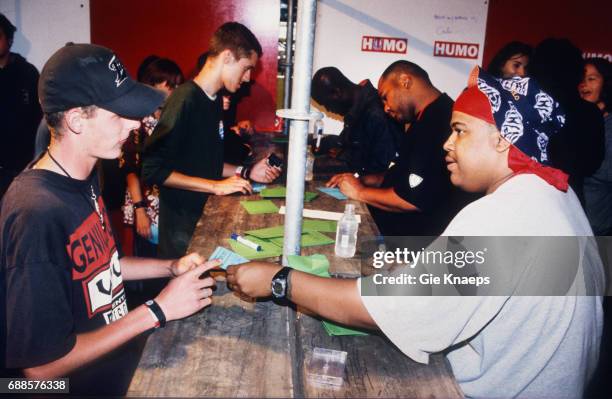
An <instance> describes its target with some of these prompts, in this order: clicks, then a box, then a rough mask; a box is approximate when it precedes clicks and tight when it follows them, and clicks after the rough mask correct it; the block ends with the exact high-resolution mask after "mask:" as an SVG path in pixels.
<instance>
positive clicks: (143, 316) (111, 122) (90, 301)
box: [0, 44, 216, 394]
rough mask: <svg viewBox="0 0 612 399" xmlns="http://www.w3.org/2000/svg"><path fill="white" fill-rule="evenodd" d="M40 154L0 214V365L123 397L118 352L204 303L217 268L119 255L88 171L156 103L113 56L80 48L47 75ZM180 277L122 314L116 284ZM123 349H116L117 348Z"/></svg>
mask: <svg viewBox="0 0 612 399" xmlns="http://www.w3.org/2000/svg"><path fill="white" fill-rule="evenodd" d="M39 97H40V101H41V105H42V109H43V111H44V113H45V117H46V120H47V124H48V125H49V128H50V130H51V144H50V146H49V148H48V149H47V151H46V152H45V153H44V154H43V155H42V156H41V157H40V158H39V159H37V160H36V161H35V162H34V163H32V164H31V165H30V166H29V167H28V168H26V169H25V170H24V171H23V172H22V173H21V174H20V175H19V176H18V177H17V178H16V179H15V181H14V182H13V184H12V185H11V186H10V188H9V190H8V191H7V193H6V195H5V197H4V201H3V203H2V209H1V212H0V229H1V230H0V266H1V268H0V271H1V274H0V282H1V283H2V286H3V287H2V288H3V289H2V290H1V291H0V292H2V295H0V313H2V316H3V322H4V321H5V322H6V324H4V325H5V326H6V328H5V329H3V331H1V333H2V334H3V335H2V336H1V337H0V338H1V339H2V341H3V342H2V345H1V347H2V348H5V349H3V353H2V354H1V355H2V362H3V365H4V366H5V367H6V368H7V369H16V370H21V372H23V374H24V375H25V376H26V377H30V378H37V379H41V378H55V377H63V376H68V377H69V378H70V392H71V393H88V394H121V393H123V392H124V391H125V390H126V389H127V384H128V383H129V381H126V380H125V377H128V378H129V376H130V375H131V374H130V373H129V372H126V367H127V368H129V367H134V366H135V364H136V363H135V361H137V359H135V356H134V355H135V353H134V352H133V350H132V349H131V347H130V346H129V345H128V346H122V345H124V344H125V343H127V342H128V341H130V340H131V339H132V338H134V337H136V336H137V335H139V334H141V333H142V332H144V331H147V330H149V329H151V328H154V327H163V326H164V324H165V323H166V322H167V321H170V320H175V319H178V318H182V317H186V316H189V315H191V314H193V313H194V312H197V311H199V310H200V309H202V308H204V307H205V306H207V305H209V304H210V298H208V297H209V296H210V295H211V294H212V292H211V289H209V288H208V287H210V286H211V285H212V284H214V282H213V280H212V279H210V278H207V279H202V280H200V279H199V277H200V275H201V274H202V273H204V272H205V271H206V270H208V269H210V268H211V267H214V266H215V265H216V263H214V262H204V260H203V259H202V258H201V257H200V256H199V255H197V254H191V255H188V256H185V257H184V258H181V259H178V260H171V261H170V260H165V261H162V260H156V259H138V258H129V257H123V258H120V257H119V254H118V251H117V247H116V245H115V241H114V238H113V234H112V229H111V225H110V222H109V218H108V214H107V212H106V208H105V205H104V202H103V201H102V199H101V197H100V191H99V187H98V181H97V176H96V173H95V171H94V166H95V164H96V162H97V161H98V160H99V159H113V158H116V157H118V156H119V154H120V152H121V146H122V144H123V142H124V141H125V140H126V139H127V138H128V135H129V133H130V131H131V130H133V129H136V128H138V126H139V122H138V120H139V119H141V118H142V117H143V116H146V115H149V114H150V113H152V112H153V111H154V110H155V109H157V107H158V106H159V105H160V104H161V102H162V100H163V95H162V94H161V93H159V92H157V91H156V90H154V89H152V88H149V87H147V86H145V85H141V84H139V83H136V82H134V81H133V80H132V79H131V78H130V77H129V76H128V74H127V72H126V70H125V69H124V68H123V65H122V64H121V62H120V61H119V59H118V58H117V56H116V55H115V54H113V53H112V52H111V51H110V50H108V49H106V48H104V47H100V46H94V45H89V44H76V45H71V46H66V47H63V48H62V49H60V50H58V51H57V52H56V53H55V54H54V55H53V56H52V57H51V58H50V59H49V61H48V62H47V63H46V65H45V67H44V68H43V71H42V74H41V78H40V82H39ZM156 277H176V278H175V279H173V280H172V281H171V282H170V283H169V284H168V286H167V287H166V288H165V289H164V290H163V291H162V292H161V293H160V294H159V295H158V296H157V297H156V298H155V300H152V301H148V302H147V303H146V304H145V305H142V306H139V307H137V308H135V309H133V310H132V311H131V312H129V313H128V308H127V304H126V300H125V293H124V287H123V280H124V279H125V280H132V279H146V278H156ZM120 346H122V348H121V349H118V348H119V347H120Z"/></svg>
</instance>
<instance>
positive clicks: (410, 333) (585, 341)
mask: <svg viewBox="0 0 612 399" xmlns="http://www.w3.org/2000/svg"><path fill="white" fill-rule="evenodd" d="M443 235H445V236H592V231H591V228H590V226H589V223H588V221H587V219H586V216H585V214H584V211H583V210H582V207H581V206H580V203H579V202H578V199H577V197H576V195H575V194H574V192H573V191H572V190H571V189H570V190H568V192H567V193H563V192H561V191H559V190H557V189H555V188H554V187H552V186H551V185H549V184H548V183H546V182H545V181H544V180H542V179H540V178H539V177H537V176H535V175H531V174H529V175H527V174H523V175H518V176H515V177H513V178H511V179H510V180H508V181H507V182H506V183H504V184H503V185H501V186H500V187H499V188H498V189H497V190H496V191H495V192H493V193H492V194H490V195H487V196H485V197H483V198H481V199H479V200H477V201H475V202H473V203H471V204H469V205H468V206H466V207H465V208H464V209H463V210H461V212H459V214H457V216H456V217H455V218H454V219H453V220H452V221H451V222H450V224H449V225H448V227H447V228H446V230H445V232H444V233H443ZM591 243H592V242H591ZM579 263H580V265H579V266H578V269H577V270H578V271H579V273H577V274H576V278H575V281H574V282H573V284H572V288H575V286H581V287H578V288H576V291H570V292H583V290H585V289H586V290H590V292H595V293H597V295H600V296H578V295H574V296H571V295H568V296H460V297H458V296H445V297H444V296H437V297H436V296H429V297H425V296H394V297H390V296H387V297H384V296H363V297H362V300H363V303H364V305H365V307H366V308H367V309H368V312H369V313H370V315H371V316H372V318H373V319H374V320H375V321H376V324H377V325H378V326H379V328H380V329H381V330H382V331H383V332H384V333H385V335H387V336H388V337H389V339H390V340H391V341H393V343H394V344H395V345H397V347H398V348H399V349H400V350H402V352H404V353H405V354H406V355H408V356H410V357H411V358H412V359H414V360H416V361H418V362H422V363H426V362H427V361H428V357H429V354H430V353H435V352H440V351H443V350H446V349H448V348H450V347H451V346H452V347H453V348H452V349H451V350H450V351H449V352H448V354H447V356H448V360H449V362H450V364H451V366H452V369H453V373H454V375H455V378H456V379H457V382H458V383H459V385H460V386H461V388H462V390H463V392H464V394H465V395H466V396H468V397H516V396H519V397H527V398H538V397H547V398H552V397H554V398H561V397H580V396H581V395H582V392H583V389H584V386H585V384H586V383H587V382H588V379H589V378H590V376H591V375H592V373H593V371H594V369H595V367H596V365H597V360H598V356H599V345H600V338H601V331H602V326H603V313H602V308H601V295H602V293H603V290H604V274H603V268H602V264H601V260H600V258H599V254H598V252H597V249H596V247H594V246H588V245H587V246H585V248H583V255H582V257H581V260H580V262H579ZM364 283H366V281H365V280H364ZM367 283H369V282H367ZM359 287H361V281H360V284H359Z"/></svg>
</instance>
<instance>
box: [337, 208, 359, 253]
mask: <svg viewBox="0 0 612 399" xmlns="http://www.w3.org/2000/svg"><path fill="white" fill-rule="evenodd" d="M358 229H359V223H357V218H356V217H355V205H353V204H346V208H345V209H344V215H342V218H341V219H340V221H339V222H338V228H337V230H336V248H335V253H336V256H339V257H341V258H352V257H353V256H355V251H356V250H357V230H358Z"/></svg>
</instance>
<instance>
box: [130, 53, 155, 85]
mask: <svg viewBox="0 0 612 399" xmlns="http://www.w3.org/2000/svg"><path fill="white" fill-rule="evenodd" d="M160 58H161V57H160V56H158V55H155V54H151V55H148V56H146V57H145V59H144V60H142V62H141V63H140V65H139V66H138V71H137V72H136V80H138V81H139V82H142V75H143V73H144V71H145V69H147V67H148V66H149V64H150V63H152V62H153V61H155V60H158V59H160Z"/></svg>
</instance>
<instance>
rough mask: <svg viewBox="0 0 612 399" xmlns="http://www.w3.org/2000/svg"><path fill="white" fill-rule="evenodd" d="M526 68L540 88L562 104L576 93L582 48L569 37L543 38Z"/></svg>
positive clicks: (579, 77) (580, 71) (581, 61)
mask: <svg viewBox="0 0 612 399" xmlns="http://www.w3.org/2000/svg"><path fill="white" fill-rule="evenodd" d="M529 70H530V73H531V76H533V78H534V79H535V80H537V81H538V83H539V84H540V86H541V87H542V89H544V90H545V91H546V92H548V93H549V94H550V95H552V96H553V97H554V98H555V99H556V100H558V101H559V102H560V103H561V104H565V102H566V101H567V100H569V99H573V98H577V97H578V96H579V94H578V84H580V82H582V78H583V76H584V59H583V58H582V51H581V50H580V49H579V48H578V47H576V46H575V45H574V44H573V43H572V42H571V41H570V40H569V39H557V38H548V39H544V40H543V41H542V42H541V43H540V44H538V45H537V46H536V48H535V50H534V52H533V56H532V57H531V61H530V62H529Z"/></svg>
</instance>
